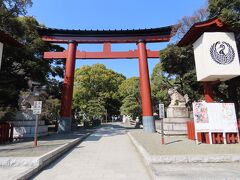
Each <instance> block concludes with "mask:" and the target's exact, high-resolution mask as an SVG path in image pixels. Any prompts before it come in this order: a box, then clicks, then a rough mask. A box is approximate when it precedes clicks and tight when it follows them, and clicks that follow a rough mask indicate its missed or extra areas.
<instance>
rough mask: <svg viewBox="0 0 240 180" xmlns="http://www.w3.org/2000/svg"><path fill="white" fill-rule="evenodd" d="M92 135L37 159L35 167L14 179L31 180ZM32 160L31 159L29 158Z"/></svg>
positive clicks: (84, 136) (71, 142)
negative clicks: (30, 179)
mask: <svg viewBox="0 0 240 180" xmlns="http://www.w3.org/2000/svg"><path fill="white" fill-rule="evenodd" d="M90 134H91V133H87V134H85V135H83V136H82V137H80V138H76V139H74V140H72V141H70V142H68V143H66V144H64V145H62V146H60V147H58V148H56V149H54V150H52V151H50V152H48V153H46V154H44V155H42V156H40V157H37V158H35V159H37V161H36V162H35V166H32V167H31V168H30V169H28V170H26V171H24V172H23V173H21V174H18V175H16V176H15V177H14V178H13V179H17V180H25V179H29V178H31V177H32V176H33V175H35V174H37V173H38V172H39V171H41V170H42V169H43V168H44V167H46V166H47V165H49V164H50V163H51V162H53V161H54V160H56V159H57V158H59V157H60V156H61V155H63V154H64V153H65V152H67V151H68V150H70V149H71V148H73V147H74V146H76V145H77V144H79V143H80V142H82V141H83V140H84V139H85V138H87V137H88V136H89V135H90ZM29 159H30V158H29Z"/></svg>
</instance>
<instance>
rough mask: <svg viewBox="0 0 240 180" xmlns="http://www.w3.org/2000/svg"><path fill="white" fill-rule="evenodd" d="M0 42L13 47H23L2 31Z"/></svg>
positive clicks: (0, 31)
mask: <svg viewBox="0 0 240 180" xmlns="http://www.w3.org/2000/svg"><path fill="white" fill-rule="evenodd" d="M0 42H1V43H3V44H8V45H10V46H14V47H21V46H23V45H22V44H21V43H20V42H18V41H17V40H16V39H14V38H13V37H12V36H10V35H9V34H7V33H6V32H4V31H2V30H0Z"/></svg>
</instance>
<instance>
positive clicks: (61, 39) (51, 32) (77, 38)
mask: <svg viewBox="0 0 240 180" xmlns="http://www.w3.org/2000/svg"><path fill="white" fill-rule="evenodd" d="M172 28H173V27H172V26H167V27H162V28H155V29H138V30H135V29H133V30H64V29H51V28H41V27H39V28H38V32H39V34H40V36H41V37H42V39H43V41H46V42H50V43H65V44H68V50H67V51H63V52H45V53H44V58H45V59H63V58H65V59H66V69H65V75H64V86H63V97H62V103H61V111H60V116H61V118H60V123H59V131H60V132H66V131H70V130H71V107H72V95H73V83H74V70H75V60H76V59H136V58H138V59H139V71H140V91H141V92H140V94H141V99H142V114H143V127H144V131H145V132H155V123H154V120H153V111H152V102H151V89H150V81H149V73H148V62H147V58H160V54H159V51H151V50H147V49H146V43H153V42H168V41H169V40H170V38H171V32H172ZM80 43H81V44H84V43H85V44H103V52H85V51H79V50H77V45H78V44H80ZM112 43H136V44H137V47H138V49H137V50H133V51H125V52H113V51H112V50H111V44H112Z"/></svg>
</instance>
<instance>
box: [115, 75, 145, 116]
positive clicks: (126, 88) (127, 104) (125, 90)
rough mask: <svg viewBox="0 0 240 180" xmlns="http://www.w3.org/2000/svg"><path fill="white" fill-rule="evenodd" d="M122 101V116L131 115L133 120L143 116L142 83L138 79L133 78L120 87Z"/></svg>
mask: <svg viewBox="0 0 240 180" xmlns="http://www.w3.org/2000/svg"><path fill="white" fill-rule="evenodd" d="M119 94H120V96H121V99H122V106H121V109H120V111H121V114H122V115H130V116H132V117H133V118H135V117H137V116H139V117H140V116H141V112H142V108H141V97H140V82H139V78H138V77H131V78H129V79H126V80H125V81H123V83H122V84H121V85H120V87H119Z"/></svg>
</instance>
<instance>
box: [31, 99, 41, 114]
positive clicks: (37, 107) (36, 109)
mask: <svg viewBox="0 0 240 180" xmlns="http://www.w3.org/2000/svg"><path fill="white" fill-rule="evenodd" d="M32 110H33V114H41V113H42V101H34V102H33V108H32Z"/></svg>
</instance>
